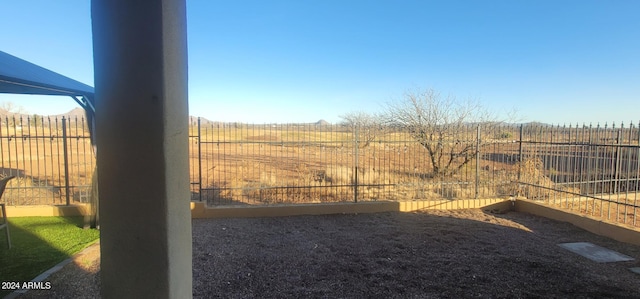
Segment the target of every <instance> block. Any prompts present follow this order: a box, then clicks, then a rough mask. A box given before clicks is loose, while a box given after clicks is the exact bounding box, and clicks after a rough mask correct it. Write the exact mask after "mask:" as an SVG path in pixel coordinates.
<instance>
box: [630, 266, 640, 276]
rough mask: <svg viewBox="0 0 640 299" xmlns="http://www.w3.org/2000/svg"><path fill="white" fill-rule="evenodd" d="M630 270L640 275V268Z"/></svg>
mask: <svg viewBox="0 0 640 299" xmlns="http://www.w3.org/2000/svg"><path fill="white" fill-rule="evenodd" d="M629 270H631V272H633V273H635V274H640V267H633V268H629Z"/></svg>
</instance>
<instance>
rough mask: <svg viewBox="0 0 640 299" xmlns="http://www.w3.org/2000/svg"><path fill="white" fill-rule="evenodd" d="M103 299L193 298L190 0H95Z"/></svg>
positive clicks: (93, 2) (95, 63)
mask: <svg viewBox="0 0 640 299" xmlns="http://www.w3.org/2000/svg"><path fill="white" fill-rule="evenodd" d="M91 6H92V7H91V16H92V24H93V51H94V67H95V94H96V143H97V164H98V182H99V192H100V228H101V231H100V238H101V240H100V244H101V255H102V256H101V272H102V273H101V279H102V290H101V293H102V297H103V298H181V299H182V298H190V297H191V296H192V286H191V282H192V281H191V280H192V272H191V218H190V207H189V200H190V194H189V165H188V163H189V161H188V105H187V41H186V6H185V0H155V1H130V0H93V1H92V4H91Z"/></svg>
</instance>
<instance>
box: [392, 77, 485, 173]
mask: <svg viewBox="0 0 640 299" xmlns="http://www.w3.org/2000/svg"><path fill="white" fill-rule="evenodd" d="M492 119H493V117H492V116H491V115H490V114H489V113H488V112H487V111H486V110H485V109H484V108H483V107H482V106H481V105H480V103H478V102H477V101H472V100H466V101H459V100H458V99H456V98H455V97H452V96H442V95H440V93H438V92H436V91H434V90H432V89H429V90H424V91H414V92H407V93H406V94H405V96H404V98H403V99H402V100H399V101H395V102H391V103H389V104H387V107H386V115H385V120H386V122H387V124H388V125H390V126H393V127H396V128H401V129H403V130H406V131H407V132H408V133H409V134H410V135H411V137H412V138H414V139H415V140H416V141H418V142H419V143H420V145H422V146H423V147H424V148H425V149H426V150H427V153H428V155H429V161H430V162H431V166H432V167H433V172H432V174H433V175H434V176H440V175H443V176H450V175H453V174H455V173H456V172H458V171H459V170H460V169H461V168H463V167H464V166H465V165H467V164H468V163H469V162H471V161H472V160H473V159H474V158H475V155H476V153H477V151H478V148H477V142H476V132H477V131H476V128H477V126H478V125H479V124H484V125H490V126H493V125H495V124H496V122H495V121H492Z"/></svg>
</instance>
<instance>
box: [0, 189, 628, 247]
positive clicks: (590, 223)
mask: <svg viewBox="0 0 640 299" xmlns="http://www.w3.org/2000/svg"><path fill="white" fill-rule="evenodd" d="M190 205H191V218H193V219H196V218H243V217H282V216H295V215H323V214H349V213H351V214H353V213H379V212H411V211H416V210H421V209H427V210H455V209H491V210H496V209H497V210H515V211H519V212H524V213H529V214H533V215H537V216H541V217H545V218H549V219H553V220H557V221H563V222H569V223H571V224H573V225H575V226H578V227H580V228H582V229H584V230H587V231H589V232H592V233H595V234H598V235H602V236H605V237H608V238H611V239H614V240H618V241H622V242H626V243H630V244H635V245H639V246H640V230H639V229H636V228H633V227H630V226H627V225H624V224H620V223H609V222H606V221H603V220H601V219H598V218H595V217H591V216H588V215H580V214H575V213H571V212H570V211H568V210H565V209H559V208H554V207H550V206H547V205H543V204H541V203H538V202H535V201H532V200H527V199H517V200H515V201H511V200H506V199H500V198H496V199H480V200H473V199H472V200H440V201H402V202H395V201H371V202H359V203H325V204H295V205H294V204H292V205H261V206H249V205H246V206H228V207H207V206H206V204H205V203H203V202H191V203H190ZM6 208H7V216H8V217H26V216H81V215H84V214H86V213H87V211H89V209H88V206H87V205H85V204H75V205H71V206H64V205H57V206H44V205H43V206H7V207H6Z"/></svg>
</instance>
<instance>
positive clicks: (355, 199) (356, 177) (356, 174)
mask: <svg viewBox="0 0 640 299" xmlns="http://www.w3.org/2000/svg"><path fill="white" fill-rule="evenodd" d="M355 127H356V129H355V130H354V131H355V140H354V141H355V142H354V144H355V146H354V151H355V154H354V155H355V163H354V169H353V173H354V176H355V178H354V180H353V182H354V184H353V201H354V202H358V129H359V125H358V124H356V125H355Z"/></svg>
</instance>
